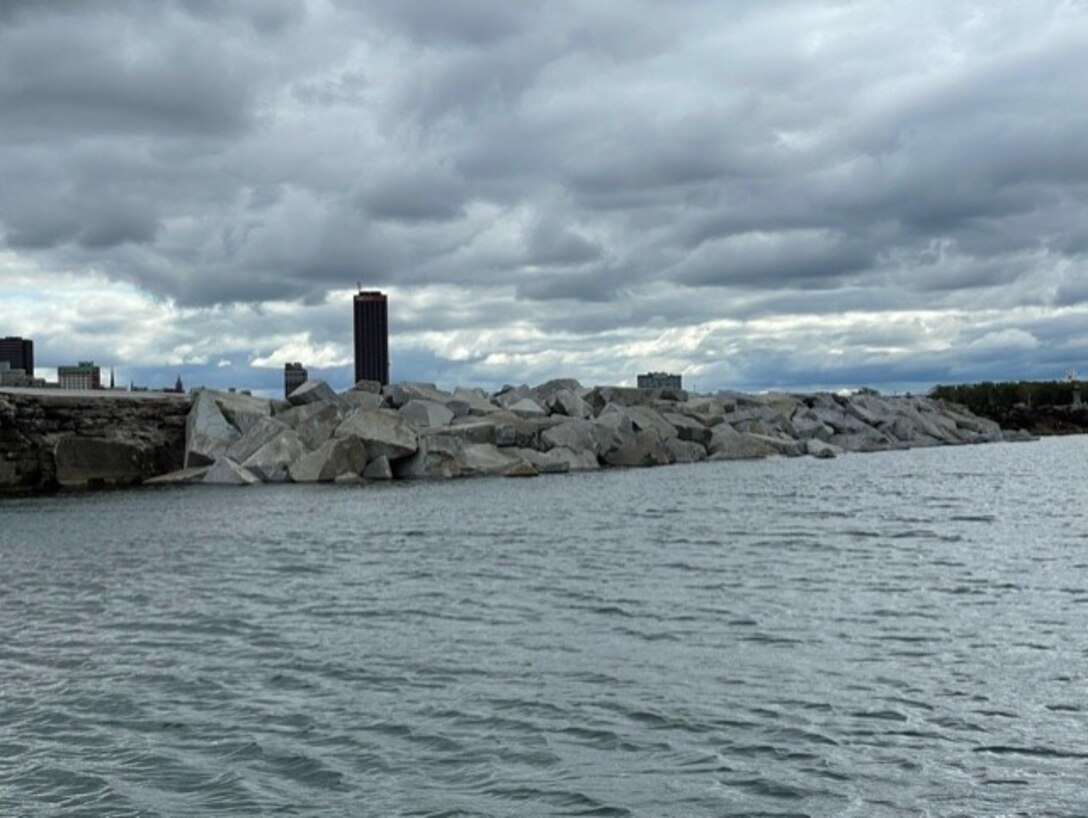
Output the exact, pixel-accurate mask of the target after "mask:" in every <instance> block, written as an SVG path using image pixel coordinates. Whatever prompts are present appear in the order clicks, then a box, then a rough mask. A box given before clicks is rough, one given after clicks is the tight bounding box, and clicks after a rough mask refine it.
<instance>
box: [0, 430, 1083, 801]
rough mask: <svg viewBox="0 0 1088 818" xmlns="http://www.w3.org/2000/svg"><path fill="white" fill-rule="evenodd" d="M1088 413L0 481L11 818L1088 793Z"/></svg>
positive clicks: (0, 681) (3, 726) (1050, 797)
mask: <svg viewBox="0 0 1088 818" xmlns="http://www.w3.org/2000/svg"><path fill="white" fill-rule="evenodd" d="M1086 455H1088V438H1084V437H1079V438H1067V439H1063V440H1045V441H1042V442H1039V443H1034V444H1014V445H990V446H976V447H965V448H954V449H953V448H946V449H930V450H920V451H912V452H894V453H887V454H877V455H850V456H847V457H842V458H839V459H837V460H834V461H815V460H811V459H805V460H774V461H762V462H753V463H717V464H702V465H697V466H678V467H672V468H663V469H653V470H648V471H622V472H620V471H613V472H606V473H601V474H592V475H581V476H573V475H572V476H559V477H549V478H540V479H537V480H510V479H495V480H476V481H460V482H452V483H426V484H424V483H414V484H403V485H382V486H362V487H360V486H355V487H346V486H336V487H333V486H318V487H301V486H293V487H287V486H284V487H258V488H252V489H240V490H238V489H234V490H232V489H225V488H203V487H191V488H186V489H180V490H140V491H133V492H124V493H105V494H89V495H81V496H63V497H55V498H33V499H21V500H5V501H3V502H0V634H2V638H0V814H4V815H9V814H10V815H39V814H42V815H49V814H63V815H80V814H85V815H122V816H123V815H206V814H212V813H215V814H244V813H252V814H269V815H273V814H279V815H292V814H297V815H375V816H387V815H418V816H424V815H427V816H461V815H466V816H467V815H496V816H505V815H529V816H533V815H541V816H543V815H596V816H627V815H631V816H723V815H790V816H794V815H796V816H802V815H808V816H825V815H857V816H883V815H887V816H893V815H894V816H902V815H939V816H945V815H971V816H976V815H1032V816H1035V815H1069V816H1072V815H1084V814H1086V813H1088V719H1086V712H1088V711H1086V708H1088V699H1086V694H1088V686H1086V684H1088V655H1086V648H1088V627H1086V614H1088V604H1086V603H1088V553H1086V549H1088V539H1086V536H1088V531H1086V526H1085V523H1086V518H1085V507H1084V506H1085V494H1086V492H1085V489H1084V481H1085V464H1086V462H1088V458H1086Z"/></svg>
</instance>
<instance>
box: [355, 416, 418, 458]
mask: <svg viewBox="0 0 1088 818" xmlns="http://www.w3.org/2000/svg"><path fill="white" fill-rule="evenodd" d="M418 433H419V428H418V427H417V426H416V425H415V424H414V423H412V422H411V421H410V420H408V419H407V418H403V417H401V416H400V415H398V414H397V413H396V412H394V411H392V410H389V409H375V410H369V409H360V410H358V411H356V412H352V413H351V414H350V415H348V416H347V417H346V418H344V421H343V422H342V423H341V424H340V425H339V426H338V427H337V429H336V432H335V435H336V436H337V437H345V436H354V437H357V438H359V439H361V440H362V441H363V444H364V445H365V446H366V450H367V452H368V453H369V454H370V456H371V457H380V456H381V455H385V456H386V457H388V458H389V460H390V462H395V461H397V460H400V459H401V458H404V457H410V456H411V455H413V454H415V452H416V450H417V449H418V448H419V444H418V442H417V437H418Z"/></svg>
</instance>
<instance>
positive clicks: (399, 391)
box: [382, 382, 453, 409]
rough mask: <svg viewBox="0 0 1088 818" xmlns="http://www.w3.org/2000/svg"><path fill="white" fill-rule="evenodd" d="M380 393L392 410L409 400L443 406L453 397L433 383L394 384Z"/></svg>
mask: <svg viewBox="0 0 1088 818" xmlns="http://www.w3.org/2000/svg"><path fill="white" fill-rule="evenodd" d="M382 392H383V393H384V394H385V396H386V398H387V399H388V401H389V405H390V406H391V407H392V408H394V409H400V408H401V407H402V406H404V404H406V403H408V401H410V400H429V401H433V402H435V403H441V404H443V405H445V404H446V402H447V401H449V400H450V399H451V398H452V397H453V395H451V394H450V393H449V392H444V391H442V390H441V389H439V388H438V387H437V386H435V385H434V384H433V383H411V382H409V383H395V384H391V385H389V386H386V387H385V388H384V389H383V390H382Z"/></svg>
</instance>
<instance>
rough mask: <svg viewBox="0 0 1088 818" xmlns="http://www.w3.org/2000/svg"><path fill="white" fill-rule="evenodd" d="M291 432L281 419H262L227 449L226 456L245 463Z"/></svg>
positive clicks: (236, 461)
mask: <svg viewBox="0 0 1088 818" xmlns="http://www.w3.org/2000/svg"><path fill="white" fill-rule="evenodd" d="M289 431H291V428H290V427H289V426H288V425H287V424H285V423H283V422H282V421H281V420H280V419H279V417H268V418H261V419H260V420H259V421H258V422H257V423H256V424H255V425H254V426H252V427H251V428H250V430H249V431H248V432H246V433H245V434H244V435H242V437H240V438H239V439H238V440H236V441H234V443H232V444H231V445H230V446H229V447H228V448H227V451H226V455H227V457H229V458H230V459H231V460H233V461H234V462H235V463H244V462H245V461H246V460H248V459H249V458H250V457H251V456H252V455H253V453H254V452H256V451H257V450H259V449H261V448H262V447H264V446H267V445H268V444H269V443H271V442H272V441H273V440H275V439H276V438H277V437H279V436H280V435H282V434H283V433H284V432H289Z"/></svg>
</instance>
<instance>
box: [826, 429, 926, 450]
mask: <svg viewBox="0 0 1088 818" xmlns="http://www.w3.org/2000/svg"><path fill="white" fill-rule="evenodd" d="M924 439H928V440H930V441H933V440H936V438H925V435H915V436H914V437H913V438H912V444H911V445H932V444H926V443H925V442H924ZM828 443H830V444H832V445H833V446H838V447H839V448H840V449H842V450H844V451H847V452H883V451H886V450H888V449H892V448H902V446H897V445H896V444H895V442H894V441H892V440H891V439H890V438H889V437H887V436H885V435H884V434H883V433H881V432H878V431H877V430H876V429H868V430H867V431H864V432H855V433H854V434H836V435H832V436H831V440H829V441H828Z"/></svg>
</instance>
